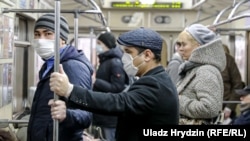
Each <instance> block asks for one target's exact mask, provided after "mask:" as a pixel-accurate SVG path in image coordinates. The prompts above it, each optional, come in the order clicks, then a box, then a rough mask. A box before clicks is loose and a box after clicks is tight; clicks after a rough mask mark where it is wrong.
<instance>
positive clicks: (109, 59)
mask: <svg viewBox="0 0 250 141" xmlns="http://www.w3.org/2000/svg"><path fill="white" fill-rule="evenodd" d="M122 55H123V53H122V51H121V49H120V48H119V47H116V48H112V49H110V50H109V51H106V52H104V53H101V54H99V55H98V57H99V62H100V66H99V68H98V70H97V72H96V81H95V83H94V87H93V91H98V92H112V93H118V92H121V91H122V90H124V89H125V84H126V81H127V80H126V77H127V76H126V73H125V71H124V70H123V64H122V61H121V57H122ZM116 123H117V117H114V116H107V115H105V116H104V115H99V114H93V124H94V125H98V126H102V127H111V128H115V127H116Z"/></svg>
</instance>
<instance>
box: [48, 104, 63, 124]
mask: <svg viewBox="0 0 250 141" xmlns="http://www.w3.org/2000/svg"><path fill="white" fill-rule="evenodd" d="M48 105H49V106H51V110H50V111H51V116H52V118H53V119H56V120H59V121H60V122H62V121H63V120H64V119H65V118H66V110H67V108H66V104H65V102H64V101H61V100H56V101H54V100H53V99H51V100H50V101H49V103H48Z"/></svg>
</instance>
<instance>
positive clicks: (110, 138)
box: [102, 127, 116, 141]
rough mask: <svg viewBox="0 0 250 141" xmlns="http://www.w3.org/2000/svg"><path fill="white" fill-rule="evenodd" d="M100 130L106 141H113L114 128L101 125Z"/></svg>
mask: <svg viewBox="0 0 250 141" xmlns="http://www.w3.org/2000/svg"><path fill="white" fill-rule="evenodd" d="M102 130H103V133H104V137H105V139H106V140H107V141H115V131H116V130H115V128H107V127H102Z"/></svg>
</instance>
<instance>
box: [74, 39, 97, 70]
mask: <svg viewBox="0 0 250 141" xmlns="http://www.w3.org/2000/svg"><path fill="white" fill-rule="evenodd" d="M74 42H75V41H74V39H72V40H71V41H70V44H71V45H73V46H74ZM95 44H96V39H95V38H91V37H88V36H84V37H79V38H78V47H77V48H78V49H80V50H83V52H84V54H85V55H86V57H87V58H88V59H89V60H90V61H91V63H92V65H93V66H96V63H97V56H96V52H95Z"/></svg>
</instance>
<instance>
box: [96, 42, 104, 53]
mask: <svg viewBox="0 0 250 141" xmlns="http://www.w3.org/2000/svg"><path fill="white" fill-rule="evenodd" d="M103 52H104V49H103V47H102V45H99V44H96V53H97V54H101V53H103Z"/></svg>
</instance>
